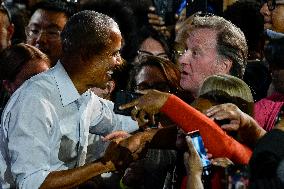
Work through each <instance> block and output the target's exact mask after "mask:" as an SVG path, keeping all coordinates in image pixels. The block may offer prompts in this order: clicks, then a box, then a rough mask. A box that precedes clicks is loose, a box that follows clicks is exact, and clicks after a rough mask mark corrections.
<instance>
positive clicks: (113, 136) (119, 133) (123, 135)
mask: <svg viewBox="0 0 284 189" xmlns="http://www.w3.org/2000/svg"><path fill="white" fill-rule="evenodd" d="M129 136H130V134H129V133H127V132H125V131H114V132H112V133H110V134H108V135H106V136H105V137H103V141H108V140H113V139H117V138H127V137H129Z"/></svg>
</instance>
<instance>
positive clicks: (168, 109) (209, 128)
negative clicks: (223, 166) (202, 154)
mask: <svg viewBox="0 0 284 189" xmlns="http://www.w3.org/2000/svg"><path fill="white" fill-rule="evenodd" d="M133 106H136V108H135V111H132V113H133V114H134V115H133V117H134V118H136V119H143V118H141V117H143V116H140V115H145V113H142V112H146V113H148V114H156V113H158V112H159V111H161V112H163V113H165V114H166V115H167V116H168V117H169V118H171V119H172V120H173V121H174V122H175V123H176V124H178V126H179V127H180V128H182V129H183V130H184V131H185V132H190V131H194V130H199V131H200V133H201V135H202V138H203V139H204V144H205V146H206V148H207V149H208V150H209V151H210V153H212V155H213V156H214V157H228V158H229V159H231V160H232V161H233V162H235V163H241V164H246V163H248V161H249V159H250V157H251V154H252V151H251V149H250V148H249V147H247V146H245V145H243V144H241V143H239V142H238V141H236V140H235V139H233V138H232V137H230V136H229V135H227V134H226V133H225V132H224V131H223V130H222V129H221V128H220V126H218V125H217V124H216V123H215V122H214V121H213V120H212V119H210V118H208V117H207V116H206V115H204V114H202V113H201V112H199V111H198V110H196V109H195V108H193V107H191V106H190V105H188V104H186V103H185V102H183V101H182V100H181V99H179V98H178V97H176V96H174V95H170V94H168V93H162V92H158V91H155V90H152V91H147V92H146V95H144V96H142V97H140V98H138V99H136V100H135V101H133V102H131V103H129V104H126V105H124V106H122V108H128V107H133Z"/></svg>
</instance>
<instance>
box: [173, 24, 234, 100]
mask: <svg viewBox="0 0 284 189" xmlns="http://www.w3.org/2000/svg"><path fill="white" fill-rule="evenodd" d="M186 37H187V39H186V40H182V39H180V40H181V41H176V42H177V43H180V44H182V41H185V44H184V47H185V52H184V53H183V54H182V55H181V56H180V57H179V59H178V62H179V65H180V69H181V80H180V85H181V87H182V88H183V89H185V90H186V91H189V92H191V93H192V95H193V96H194V97H196V96H197V93H198V91H199V88H200V87H201V85H202V83H203V81H204V80H205V78H206V77H208V76H210V75H213V74H218V73H224V74H225V73H226V74H227V72H228V71H229V70H228V69H226V70H225V69H223V67H222V66H223V64H221V62H220V61H221V60H222V59H221V58H220V56H218V52H217V48H216V44H217V41H216V38H217V32H216V31H214V30H212V29H207V28H202V29H194V30H191V31H190V30H189V31H188V35H187V36H186Z"/></svg>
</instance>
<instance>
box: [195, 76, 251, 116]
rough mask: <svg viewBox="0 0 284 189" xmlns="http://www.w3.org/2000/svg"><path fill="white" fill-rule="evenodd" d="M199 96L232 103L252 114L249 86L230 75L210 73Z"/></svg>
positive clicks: (218, 101)
mask: <svg viewBox="0 0 284 189" xmlns="http://www.w3.org/2000/svg"><path fill="white" fill-rule="evenodd" d="M198 96H199V97H202V98H206V99H209V100H213V101H215V102H217V103H233V104H235V105H237V106H238V107H239V108H240V109H241V110H242V111H244V112H245V113H248V114H250V115H252V105H253V102H254V101H253V96H252V94H251V90H250V88H249V86H248V85H247V84H246V83H245V82H244V81H243V80H241V79H239V78H237V77H234V76H231V75H226V74H224V75H212V76H209V77H207V78H206V79H205V81H204V82H203V85H202V87H201V88H200V90H199V95H198Z"/></svg>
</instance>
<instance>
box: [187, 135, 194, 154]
mask: <svg viewBox="0 0 284 189" xmlns="http://www.w3.org/2000/svg"><path fill="white" fill-rule="evenodd" d="M185 140H186V143H187V146H188V151H189V152H190V154H191V155H192V154H194V153H197V151H196V150H195V148H194V145H193V142H192V139H191V137H190V136H186V137H185Z"/></svg>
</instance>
